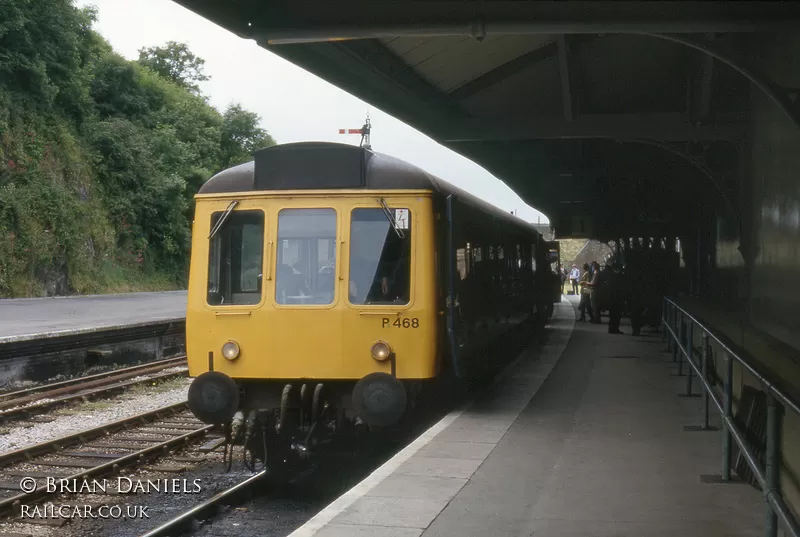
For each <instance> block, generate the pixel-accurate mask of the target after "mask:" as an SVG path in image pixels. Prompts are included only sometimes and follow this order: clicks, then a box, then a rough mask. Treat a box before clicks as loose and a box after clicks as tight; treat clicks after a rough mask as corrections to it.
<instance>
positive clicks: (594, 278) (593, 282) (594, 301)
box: [586, 261, 601, 324]
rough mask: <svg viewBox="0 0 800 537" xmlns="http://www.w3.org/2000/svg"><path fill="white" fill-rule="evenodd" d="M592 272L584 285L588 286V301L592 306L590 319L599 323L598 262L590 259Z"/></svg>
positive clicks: (594, 322)
mask: <svg viewBox="0 0 800 537" xmlns="http://www.w3.org/2000/svg"><path fill="white" fill-rule="evenodd" d="M591 269H592V272H591V277H590V279H589V283H587V284H586V286H587V287H588V288H589V301H590V302H591V307H592V320H591V321H590V322H591V323H593V324H600V323H601V321H600V263H598V262H597V261H592V266H591Z"/></svg>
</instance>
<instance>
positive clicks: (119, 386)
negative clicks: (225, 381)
mask: <svg viewBox="0 0 800 537" xmlns="http://www.w3.org/2000/svg"><path fill="white" fill-rule="evenodd" d="M162 369H163V368H162ZM186 373H187V371H186V370H183V371H174V372H165V373H160V374H155V375H152V376H149V377H147V378H143V379H138V380H129V381H123V382H114V383H111V384H108V385H106V386H102V387H100V388H95V389H93V390H85V391H80V392H78V393H76V394H73V395H67V396H64V397H60V398H58V399H54V400H52V401H42V402H41V403H36V404H33V405H28V406H20V407H16V408H11V409H8V410H1V411H0V423H3V422H5V421H7V420H9V419H13V418H15V419H20V418H22V417H25V416H28V415H30V414H36V413H39V412H41V411H43V410H47V409H52V408H55V407H58V406H62V405H66V404H68V403H72V402H74V401H77V400H79V399H84V400H85V399H88V398H94V397H98V396H102V395H111V393H112V392H117V391H124V390H126V389H127V388H130V387H131V386H137V385H139V384H145V383H148V382H152V381H154V380H165V379H170V378H176V377H181V376H184V375H186ZM137 376H139V375H137Z"/></svg>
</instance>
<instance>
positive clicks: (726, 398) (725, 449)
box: [722, 351, 733, 481]
mask: <svg viewBox="0 0 800 537" xmlns="http://www.w3.org/2000/svg"><path fill="white" fill-rule="evenodd" d="M732 399H733V358H731V357H730V356H729V355H728V351H725V386H724V389H723V406H722V408H723V412H724V414H725V417H726V418H728V419H729V420H733V416H732V413H731V408H732V406H733V403H732ZM722 480H723V481H730V480H731V431H730V429H729V428H728V424H727V422H725V420H723V424H722Z"/></svg>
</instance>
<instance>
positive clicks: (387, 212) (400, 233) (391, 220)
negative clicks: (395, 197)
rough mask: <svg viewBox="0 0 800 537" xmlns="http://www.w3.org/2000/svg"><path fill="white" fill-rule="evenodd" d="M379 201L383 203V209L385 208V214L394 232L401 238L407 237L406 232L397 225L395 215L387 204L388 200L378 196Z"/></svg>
mask: <svg viewBox="0 0 800 537" xmlns="http://www.w3.org/2000/svg"><path fill="white" fill-rule="evenodd" d="M378 203H380V204H381V209H383V215H384V216H385V217H386V219H387V220H388V221H389V223H390V224H392V228H393V229H394V232H395V233H397V236H398V237H400V238H401V239H405V238H406V235H405V233H403V230H402V229H400V228H399V227H397V222H396V221H395V219H394V216H392V211H390V210H389V206H388V205H386V200H384V199H383V198H378Z"/></svg>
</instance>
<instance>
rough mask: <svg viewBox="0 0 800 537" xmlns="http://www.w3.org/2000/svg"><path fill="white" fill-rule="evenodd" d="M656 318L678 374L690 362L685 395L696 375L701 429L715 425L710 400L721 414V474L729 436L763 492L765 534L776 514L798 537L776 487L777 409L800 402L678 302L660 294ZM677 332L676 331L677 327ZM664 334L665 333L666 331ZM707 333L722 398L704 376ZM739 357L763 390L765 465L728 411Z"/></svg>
mask: <svg viewBox="0 0 800 537" xmlns="http://www.w3.org/2000/svg"><path fill="white" fill-rule="evenodd" d="M661 322H662V324H663V326H664V333H663V334H664V338H665V339H666V340H667V345H668V349H669V350H671V351H672V357H673V361H675V362H677V363H678V375H682V370H683V361H684V359H685V360H686V362H687V363H688V364H689V368H688V370H687V374H686V395H687V396H692V382H693V376H694V375H696V376H697V377H698V378H699V379H700V383H701V385H702V387H703V394H702V395H703V427H702V430H714V429H713V428H712V427H710V426H709V423H708V418H709V402H710V401H713V402H714V405H715V406H716V407H717V410H719V412H720V417H721V420H722V433H723V434H722V480H723V481H730V479H731V446H732V445H731V439H733V440H734V441H735V442H736V444H737V445H738V446H739V450H740V452H741V454H742V455H743V456H744V459H745V460H746V461H747V465H748V466H749V467H750V469H751V470H752V472H753V475H754V477H755V479H756V480H757V481H758V484H759V486H760V487H761V490H762V491H763V492H764V502H765V503H766V505H767V520H766V528H765V535H766V536H767V537H776V536H777V534H778V519H779V518H780V520H781V522H782V526H783V527H784V529H785V531H786V532H787V534H788V535H791V536H792V537H800V525H799V524H798V522H797V520H796V519H795V518H794V516H793V514H792V512H791V511H790V510H789V508H788V507H787V505H786V502H785V501H784V499H783V496H782V494H781V488H780V471H781V446H780V429H781V412H782V407H784V408H786V409H790V410H792V411H793V412H794V413H795V414H797V415H798V416H800V404H798V403H797V401H795V400H794V399H793V398H792V397H791V396H789V395H787V394H785V393H783V392H782V391H781V390H780V389H779V388H778V387H776V386H775V384H773V383H772V382H770V381H769V380H767V378H766V377H765V376H764V375H763V374H762V373H761V372H759V371H758V370H757V369H756V368H755V367H754V366H753V365H752V364H749V363H748V362H747V361H746V360H745V359H744V358H742V357H741V356H739V355H738V354H736V352H735V351H734V350H733V349H731V347H730V346H729V345H728V343H726V342H725V341H723V340H722V339H721V338H720V337H718V336H717V335H715V334H714V332H712V331H711V330H710V329H709V328H708V327H706V326H704V325H703V323H701V322H700V321H698V320H697V319H696V318H695V317H693V316H692V314H690V313H689V312H687V311H686V310H685V309H683V308H681V307H680V306H678V305H677V304H676V303H675V302H674V301H672V300H670V299H668V298H665V299H664V305H663V310H662V315H661ZM695 329H699V330H700V333H701V337H702V346H701V351H702V352H701V356H700V363H699V364H698V363H697V359H696V358H694V357H693V353H694V345H693V342H694V331H695ZM676 332H677V333H676ZM667 335H669V337H667ZM709 339H711V340H713V341H715V342H716V344H717V345H719V346H720V347H721V348H722V351H723V354H724V369H725V372H724V374H723V376H722V381H723V389H722V400H721V401H720V399H719V397H718V395H717V393H716V391H715V390H714V386H712V385H710V384H709V382H708V362H709V356H708V350H709V345H708V344H709ZM734 361H735V362H738V363H739V364H740V366H741V367H742V368H743V369H744V370H745V371H747V372H748V373H750V374H751V375H753V376H754V377H755V378H756V380H757V381H759V382H760V383H761V387H762V389H763V391H764V392H765V393H766V396H767V431H766V449H765V459H766V460H765V463H766V464H765V465H764V467H762V466H761V465H760V463H759V461H758V458H757V457H756V456H755V455H754V449H753V446H752V445H750V444H749V443H748V441H747V437H746V436H745V434H744V432H743V431H742V430H741V428H740V427H739V426H738V425H737V423H736V422H735V421H734V418H733V413H732V406H733V405H732V401H733V389H732V386H733V362H734Z"/></svg>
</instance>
